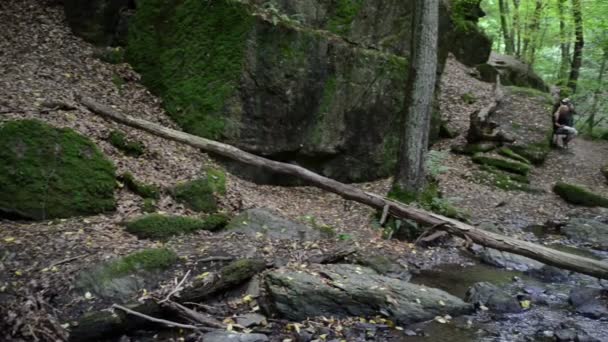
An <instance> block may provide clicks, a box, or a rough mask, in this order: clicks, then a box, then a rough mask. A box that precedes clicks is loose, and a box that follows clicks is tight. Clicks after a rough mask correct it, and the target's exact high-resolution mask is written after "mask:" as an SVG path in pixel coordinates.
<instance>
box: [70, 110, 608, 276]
mask: <svg viewBox="0 0 608 342" xmlns="http://www.w3.org/2000/svg"><path fill="white" fill-rule="evenodd" d="M80 102H81V103H82V104H83V105H84V106H86V107H87V108H89V110H91V111H92V112H94V113H96V114H98V115H100V116H103V117H106V118H109V119H111V120H114V121H117V122H120V123H123V124H126V125H128V126H131V127H135V128H138V129H141V130H144V131H146V132H150V133H152V134H154V135H157V136H160V137H163V138H167V139H170V140H173V141H177V142H181V143H184V144H187V145H190V146H193V147H196V148H198V149H201V150H203V151H205V152H210V153H215V154H217V155H220V156H223V157H226V158H229V159H232V160H236V161H239V162H242V163H245V164H248V165H253V166H258V167H260V168H264V169H267V170H269V171H272V172H276V173H280V174H284V175H290V176H295V177H298V178H299V179H301V180H303V181H306V182H307V183H309V184H310V185H312V186H316V187H318V188H320V189H324V190H327V191H329V192H333V193H335V194H337V195H340V196H342V197H343V198H345V199H347V200H353V201H356V202H359V203H362V204H365V205H367V206H370V207H372V208H374V209H376V210H383V209H384V208H385V207H386V206H388V208H389V209H388V212H389V214H390V215H392V216H393V217H395V218H398V219H410V220H413V221H416V222H418V223H420V224H423V225H427V226H432V227H435V228H436V229H441V230H444V231H446V232H448V233H450V234H453V235H456V236H460V237H462V238H464V239H467V240H468V241H472V242H475V243H478V244H480V245H482V246H486V247H490V248H495V249H498V250H501V251H504V252H510V253H515V254H519V255H523V256H526V257H529V258H532V259H535V260H538V261H540V262H543V263H545V264H548V265H551V266H556V267H561V268H564V269H567V270H571V271H575V272H580V273H584V274H587V275H590V276H594V277H598V278H602V279H608V263H604V262H601V261H598V260H592V259H589V258H584V257H581V256H578V255H573V254H569V253H564V252H560V251H558V250H555V249H551V248H548V247H544V246H541V245H538V244H535V243H531V242H527V241H521V240H517V239H514V238H511V237H508V236H504V235H500V234H496V233H491V232H487V231H484V230H481V229H478V228H475V227H473V226H470V225H467V224H465V223H462V222H460V221H457V220H453V219H450V218H447V217H444V216H441V215H437V214H435V213H431V212H427V211H425V210H422V209H417V208H412V207H409V206H406V205H404V204H402V203H398V202H394V201H391V200H389V199H386V198H384V197H382V196H379V195H376V194H373V193H369V192H366V191H363V190H361V189H359V188H357V187H355V186H353V185H348V184H343V183H340V182H338V181H335V180H333V179H330V178H327V177H323V176H321V175H318V174H316V173H314V172H312V171H309V170H307V169H305V168H303V167H300V166H298V165H293V164H287V163H281V162H277V161H274V160H269V159H266V158H263V157H260V156H256V155H254V154H251V153H248V152H245V151H243V150H240V149H238V148H236V147H234V146H230V145H226V144H222V143H219V142H217V141H212V140H208V139H204V138H201V137H197V136H194V135H191V134H187V133H184V132H180V131H176V130H173V129H170V128H167V127H163V126H161V125H159V124H155V123H153V122H149V121H146V120H142V119H137V118H134V117H130V116H127V115H123V114H120V113H118V112H116V111H114V110H113V109H112V108H110V107H107V106H104V105H101V104H99V103H97V102H95V101H93V100H91V99H88V98H80Z"/></svg>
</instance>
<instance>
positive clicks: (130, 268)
mask: <svg viewBox="0 0 608 342" xmlns="http://www.w3.org/2000/svg"><path fill="white" fill-rule="evenodd" d="M177 260H178V257H177V254H175V252H173V251H172V250H170V249H167V248H157V249H145V250H142V251H139V252H135V253H133V254H129V255H127V256H125V257H122V258H120V259H118V260H115V261H112V262H110V263H108V264H107V265H105V267H104V268H103V272H102V273H103V276H102V279H104V278H105V279H114V278H120V277H123V276H126V275H129V274H132V273H135V272H137V271H140V270H143V271H157V270H164V269H167V268H169V267H171V265H173V264H175V263H176V262H177Z"/></svg>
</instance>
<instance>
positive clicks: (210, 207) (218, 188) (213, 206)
mask: <svg viewBox="0 0 608 342" xmlns="http://www.w3.org/2000/svg"><path fill="white" fill-rule="evenodd" d="M206 173H207V175H206V177H204V178H198V179H195V180H192V181H189V182H185V183H181V184H178V185H177V186H176V187H175V188H174V189H173V197H174V198H175V200H176V201H178V202H180V203H183V204H185V205H186V206H188V208H190V209H192V210H195V211H202V212H213V211H215V210H217V201H216V199H215V195H216V194H220V195H222V194H225V193H226V175H225V174H224V173H223V172H222V171H220V170H214V169H208V170H207V171H206Z"/></svg>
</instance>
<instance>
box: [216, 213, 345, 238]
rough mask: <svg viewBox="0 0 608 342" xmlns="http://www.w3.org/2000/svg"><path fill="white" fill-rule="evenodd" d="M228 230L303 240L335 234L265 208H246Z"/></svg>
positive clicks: (233, 220)
mask: <svg viewBox="0 0 608 342" xmlns="http://www.w3.org/2000/svg"><path fill="white" fill-rule="evenodd" d="M226 230H227V231H231V232H237V233H242V234H245V235H247V236H250V237H256V238H259V237H267V238H270V239H280V240H302V241H310V240H317V239H321V238H323V237H330V236H331V235H334V234H335V232H333V231H331V232H330V231H327V230H324V229H318V228H315V227H311V226H309V225H305V224H302V223H299V222H294V221H290V220H287V219H285V218H283V217H281V216H280V215H278V214H277V213H276V212H274V211H271V210H268V209H263V208H255V209H248V210H245V211H244V212H242V213H240V214H239V215H237V216H236V217H234V218H233V219H232V220H231V221H230V223H229V224H228V225H227V226H226Z"/></svg>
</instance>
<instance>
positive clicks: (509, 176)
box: [473, 165, 537, 192]
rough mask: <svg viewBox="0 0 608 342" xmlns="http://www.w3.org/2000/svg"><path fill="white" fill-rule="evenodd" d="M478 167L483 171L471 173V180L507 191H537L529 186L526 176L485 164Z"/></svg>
mask: <svg viewBox="0 0 608 342" xmlns="http://www.w3.org/2000/svg"><path fill="white" fill-rule="evenodd" d="M480 168H481V169H482V170H483V171H485V172H481V171H479V172H475V173H474V174H473V180H474V181H476V182H478V183H480V184H486V185H490V186H495V187H497V188H499V189H503V190H507V191H512V190H516V191H526V192H536V191H537V190H536V189H534V188H532V187H530V185H529V183H530V180H529V179H528V177H526V176H522V175H517V174H513V173H507V172H502V171H500V170H498V169H497V168H494V167H491V166H487V165H482V166H481V167H480Z"/></svg>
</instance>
